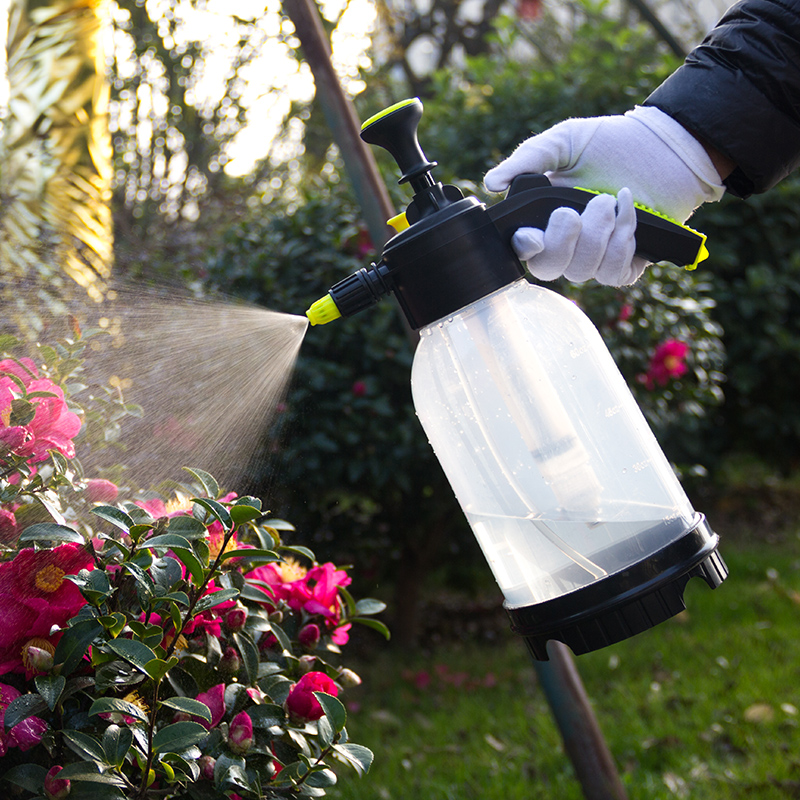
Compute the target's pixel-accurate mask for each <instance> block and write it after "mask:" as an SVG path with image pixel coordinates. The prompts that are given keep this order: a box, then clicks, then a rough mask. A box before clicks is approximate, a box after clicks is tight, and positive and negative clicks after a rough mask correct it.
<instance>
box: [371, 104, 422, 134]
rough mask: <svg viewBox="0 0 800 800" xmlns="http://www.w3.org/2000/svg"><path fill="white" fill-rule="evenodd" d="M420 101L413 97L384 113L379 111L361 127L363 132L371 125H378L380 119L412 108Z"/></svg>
mask: <svg viewBox="0 0 800 800" xmlns="http://www.w3.org/2000/svg"><path fill="white" fill-rule="evenodd" d="M418 102H419V100H418V98H416V97H411V98H409V99H408V100H401V101H400V102H399V103H395V104H394V105H392V106H389V108H384V109H383V111H379V112H378V113H377V114H373V115H372V116H371V117H370V118H369V119H368V120H367V121H366V122H364V123H363V124H362V126H361V130H362V131H363V130H366V129H367V128H368V127H369V126H370V125H373V124H374V123H376V122H377V121H378V120H379V119H383V118H384V117H387V116H389V114H392V113H393V112H395V111H397V110H398V109H400V108H405V107H406V106H410V105H412V104H413V103H418Z"/></svg>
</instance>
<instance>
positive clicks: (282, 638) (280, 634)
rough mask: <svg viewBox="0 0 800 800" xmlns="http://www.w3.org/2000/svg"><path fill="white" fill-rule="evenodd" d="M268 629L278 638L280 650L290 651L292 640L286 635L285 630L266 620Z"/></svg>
mask: <svg viewBox="0 0 800 800" xmlns="http://www.w3.org/2000/svg"><path fill="white" fill-rule="evenodd" d="M267 627H268V630H270V631H272V635H273V636H274V637H275V638H276V639H277V640H278V644H279V645H280V646H281V650H283V651H285V652H289V653H291V652H292V642H291V639H289V637H288V636H287V635H286V631H284V630H283V628H281V626H280V625H278V624H277V623H275V622H269V621H268V622H267Z"/></svg>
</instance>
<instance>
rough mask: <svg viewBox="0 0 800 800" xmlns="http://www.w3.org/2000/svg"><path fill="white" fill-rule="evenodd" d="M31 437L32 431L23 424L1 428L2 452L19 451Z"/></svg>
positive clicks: (0, 452) (0, 441)
mask: <svg viewBox="0 0 800 800" xmlns="http://www.w3.org/2000/svg"><path fill="white" fill-rule="evenodd" d="M30 439H31V434H30V432H29V431H28V429H27V428H23V427H22V426H21V425H12V426H11V427H10V428H0V454H2V453H17V452H18V451H19V450H21V449H22V447H23V446H24V445H25V443H26V442H28V441H29V440H30Z"/></svg>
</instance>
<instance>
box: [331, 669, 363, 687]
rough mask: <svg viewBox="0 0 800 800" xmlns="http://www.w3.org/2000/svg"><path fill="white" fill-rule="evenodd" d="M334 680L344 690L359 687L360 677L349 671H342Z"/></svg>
mask: <svg viewBox="0 0 800 800" xmlns="http://www.w3.org/2000/svg"><path fill="white" fill-rule="evenodd" d="M336 679H337V680H338V681H339V683H340V684H341V685H342V688H344V689H353V688H354V687H356V686H361V676H360V675H357V674H356V673H355V672H353V670H351V669H346V668H345V669H343V670H342V671H341V672H340V673H339V674H338V675H337V676H336Z"/></svg>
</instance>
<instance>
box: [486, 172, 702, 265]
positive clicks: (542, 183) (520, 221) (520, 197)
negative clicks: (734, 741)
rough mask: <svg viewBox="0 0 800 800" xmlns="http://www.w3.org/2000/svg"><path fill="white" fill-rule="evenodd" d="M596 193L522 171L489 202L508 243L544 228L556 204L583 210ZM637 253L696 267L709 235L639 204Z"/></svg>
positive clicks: (657, 259)
mask: <svg viewBox="0 0 800 800" xmlns="http://www.w3.org/2000/svg"><path fill="white" fill-rule="evenodd" d="M595 196H596V193H595V192H592V191H589V190H587V189H577V188H569V187H565V186H564V187H561V186H553V185H552V184H551V183H550V181H549V180H548V179H547V177H546V176H545V175H519V176H517V177H516V178H515V179H514V180H513V182H512V184H511V187H510V188H509V190H508V195H507V196H506V198H505V199H504V200H501V201H500V202H499V203H495V204H494V205H493V206H489V208H488V209H487V211H488V213H489V217H490V218H491V220H492V222H493V223H494V226H495V227H496V228H497V230H498V231H499V232H500V235H501V236H502V238H503V241H504V242H506V243H509V242H510V241H511V237H512V236H513V235H514V231H516V230H517V229H519V228H541V229H542V230H544V228H546V227H547V221H548V220H549V219H550V215H551V214H552V213H553V211H555V210H556V209H557V208H562V207H564V206H566V207H567V208H572V209H574V210H575V211H578V212H581V211H583V209H584V208H586V205H587V203H588V202H589V201H590V200H591V199H592V198H593V197H595ZM635 235H636V255H637V256H641V257H642V258H645V259H647V260H648V261H669V262H671V263H673V264H675V265H677V266H679V267H688V268H690V269H693V268H694V267H695V266H697V263H698V262H699V261H701V260H702V259H703V258H705V257H706V256H707V254H708V253H707V251H706V248H705V241H706V237H705V235H704V234H702V233H698V232H697V231H693V230H692V229H691V228H687V227H686V226H685V225H681V224H680V223H678V222H675V221H673V220H670V219H667V218H666V217H663V216H661V215H659V214H656V213H655V212H653V211H650V210H648V209H645V208H641V207H639V206H637V207H636V234H635Z"/></svg>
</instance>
